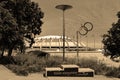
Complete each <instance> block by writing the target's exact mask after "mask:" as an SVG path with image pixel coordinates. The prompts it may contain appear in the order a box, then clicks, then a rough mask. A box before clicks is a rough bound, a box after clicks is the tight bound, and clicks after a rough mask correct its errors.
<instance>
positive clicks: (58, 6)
mask: <svg viewBox="0 0 120 80" xmlns="http://www.w3.org/2000/svg"><path fill="white" fill-rule="evenodd" d="M55 8H57V9H60V10H62V11H63V61H65V16H64V12H65V11H66V10H68V9H71V8H72V6H71V5H57V6H56V7H55Z"/></svg>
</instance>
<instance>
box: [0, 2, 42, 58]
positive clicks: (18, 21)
mask: <svg viewBox="0 0 120 80" xmlns="http://www.w3.org/2000/svg"><path fill="white" fill-rule="evenodd" d="M0 6H1V7H2V8H4V9H5V10H7V12H6V14H7V15H6V14H5V13H4V14H5V15H0V16H1V17H0V18H2V17H4V16H5V21H4V20H3V19H0V22H1V24H0V29H1V30H2V32H1V31H0V32H1V33H0V36H1V35H5V36H4V38H3V37H0V39H1V41H3V42H4V43H5V44H4V43H2V44H0V46H1V47H2V48H3V52H4V50H5V49H8V47H9V51H8V55H9V56H11V54H12V50H13V49H14V48H20V50H21V52H22V51H23V49H24V39H25V38H27V39H29V40H30V47H31V46H32V44H33V43H34V38H35V35H38V34H40V33H41V25H42V23H43V22H42V21H41V18H43V12H42V11H41V9H40V8H39V6H38V4H37V3H35V2H32V1H31V0H0ZM0 11H1V12H2V11H3V10H0ZM2 13H3V12H2ZM2 13H1V14H2ZM3 30H4V33H3ZM5 41H6V42H5Z"/></svg>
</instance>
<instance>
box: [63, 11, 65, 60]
mask: <svg viewBox="0 0 120 80" xmlns="http://www.w3.org/2000/svg"><path fill="white" fill-rule="evenodd" d="M63 61H65V16H64V10H63Z"/></svg>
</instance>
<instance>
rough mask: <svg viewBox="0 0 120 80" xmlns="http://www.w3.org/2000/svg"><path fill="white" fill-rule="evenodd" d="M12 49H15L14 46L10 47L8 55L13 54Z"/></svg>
mask: <svg viewBox="0 0 120 80" xmlns="http://www.w3.org/2000/svg"><path fill="white" fill-rule="evenodd" d="M12 50H13V48H9V50H8V56H11V55H12Z"/></svg>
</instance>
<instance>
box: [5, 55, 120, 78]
mask: <svg viewBox="0 0 120 80" xmlns="http://www.w3.org/2000/svg"><path fill="white" fill-rule="evenodd" d="M14 61H15V64H7V65H6V67H7V68H9V69H10V70H12V71H13V72H15V73H16V74H17V75H24V76H27V75H28V74H29V73H35V72H42V71H44V68H45V67H57V66H60V65H61V64H63V61H62V57H58V56H50V57H47V58H46V57H38V56H37V55H33V54H32V55H31V54H19V55H17V56H15V57H14ZM65 63H66V64H77V65H78V66H80V67H84V68H91V69H93V70H95V74H98V75H99V74H100V75H106V76H111V77H117V78H120V67H119V68H112V67H107V66H106V65H105V64H103V63H98V61H97V59H85V58H81V59H79V61H78V60H76V59H74V58H66V62H65Z"/></svg>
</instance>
